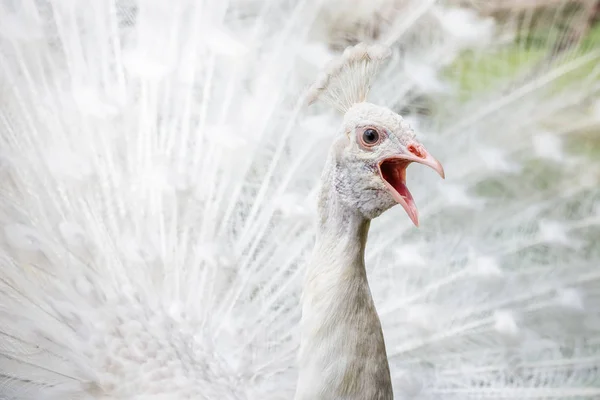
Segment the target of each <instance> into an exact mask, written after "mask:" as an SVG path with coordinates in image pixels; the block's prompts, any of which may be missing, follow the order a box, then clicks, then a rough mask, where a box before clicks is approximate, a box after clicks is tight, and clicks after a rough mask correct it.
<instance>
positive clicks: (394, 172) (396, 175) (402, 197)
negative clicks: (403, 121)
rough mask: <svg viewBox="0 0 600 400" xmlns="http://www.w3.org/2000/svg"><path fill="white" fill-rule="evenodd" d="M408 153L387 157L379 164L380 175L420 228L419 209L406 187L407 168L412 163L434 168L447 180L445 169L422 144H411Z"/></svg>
mask: <svg viewBox="0 0 600 400" xmlns="http://www.w3.org/2000/svg"><path fill="white" fill-rule="evenodd" d="M406 150H407V151H406V152H403V153H402V154H398V155H394V156H390V157H387V158H385V159H383V160H381V161H380V162H379V174H380V175H381V178H382V179H383V181H384V183H385V184H386V186H387V188H388V190H389V191H390V193H391V195H392V196H393V197H394V199H395V200H396V202H398V204H400V205H401V206H402V207H403V208H404V210H405V211H406V213H407V214H408V216H409V218H410V219H411V221H412V222H413V223H414V224H415V226H419V216H418V211H417V207H416V205H415V202H414V200H413V198H412V195H411V193H410V191H409V190H408V188H407V187H406V167H408V165H409V164H410V163H412V162H416V163H419V164H423V165H427V166H429V167H431V168H433V169H434V170H435V171H436V172H437V173H438V174H439V175H440V176H441V177H442V179H445V177H446V174H445V173H444V167H442V164H441V163H440V162H439V161H438V160H436V159H435V158H434V157H433V156H432V155H431V154H429V152H428V151H427V150H425V148H424V147H423V145H421V144H420V143H416V142H414V143H410V144H409V145H408V146H407V147H406Z"/></svg>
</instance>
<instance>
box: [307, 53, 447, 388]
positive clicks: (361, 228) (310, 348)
mask: <svg viewBox="0 0 600 400" xmlns="http://www.w3.org/2000/svg"><path fill="white" fill-rule="evenodd" d="M387 55H388V54H387V52H386V51H385V49H381V48H379V47H367V46H365V45H363V44H361V45H357V46H355V47H353V48H348V49H347V50H346V51H345V52H344V55H343V57H342V59H341V60H340V61H338V62H336V63H335V64H334V67H332V68H330V69H329V70H328V71H327V73H326V74H325V75H324V77H323V79H322V80H321V81H320V82H318V83H317V85H316V87H314V88H313V89H312V91H313V92H314V93H312V94H311V96H312V97H315V98H318V97H324V98H326V99H327V102H328V103H330V104H332V105H334V106H335V107H336V108H337V109H339V110H341V111H343V112H345V114H344V123H343V125H342V128H341V129H340V133H339V134H338V137H337V138H336V139H335V140H334V142H333V145H332V146H331V150H330V152H329V156H328V159H327V163H326V165H325V170H324V172H323V175H322V178H321V183H320V185H321V188H320V193H319V197H318V198H319V200H318V202H319V206H318V227H317V234H316V244H315V250H314V253H313V255H312V258H311V260H310V262H309V264H308V270H307V276H306V279H305V283H304V291H303V298H302V323H301V330H302V337H301V343H302V344H301V348H300V357H299V360H300V369H299V379H298V385H297V389H296V390H297V391H296V399H297V400H309V399H315V400H316V399H323V400H324V399H348V400H350V399H355V400H359V399H373V400H391V399H392V398H393V390H392V383H391V378H390V370H389V366H388V360H387V354H386V350H385V343H384V339H383V333H382V331H381V324H380V322H379V317H378V315H377V312H376V310H375V305H374V303H373V298H372V297H371V291H370V289H369V284H368V282H367V273H366V270H365V263H364V255H365V247H366V243H367V235H368V231H369V225H370V222H371V219H373V218H376V217H378V216H379V215H381V213H383V212H384V211H386V210H388V209H389V208H391V207H392V206H393V205H394V204H396V203H398V204H400V205H402V207H403V208H404V209H405V210H406V212H407V214H408V215H409V216H410V218H411V220H412V221H413V223H414V224H415V225H418V216H417V209H416V206H415V203H414V200H413V198H412V196H411V194H410V192H409V190H408V188H407V187H406V168H407V167H408V165H409V164H410V163H412V162H418V163H421V164H424V165H428V166H430V167H432V168H433V169H434V170H436V171H437V172H438V173H439V174H440V175H441V176H442V177H443V176H444V170H443V168H442V166H441V164H440V163H439V162H438V161H437V160H436V159H435V158H433V157H432V156H431V155H430V154H429V153H428V152H427V150H425V148H424V147H423V145H422V144H421V143H419V142H418V141H417V140H416V138H415V133H414V132H413V131H412V130H411V129H410V126H409V125H408V124H407V123H406V122H405V121H404V120H403V119H402V117H400V116H399V115H398V114H396V113H394V112H393V111H391V110H389V109H387V108H384V107H381V106H376V105H373V104H371V103H367V102H366V100H367V93H368V88H369V84H370V81H371V78H372V74H373V73H374V72H375V71H376V70H377V66H378V65H379V64H380V62H381V61H382V59H384V58H385V57H386V56H387Z"/></svg>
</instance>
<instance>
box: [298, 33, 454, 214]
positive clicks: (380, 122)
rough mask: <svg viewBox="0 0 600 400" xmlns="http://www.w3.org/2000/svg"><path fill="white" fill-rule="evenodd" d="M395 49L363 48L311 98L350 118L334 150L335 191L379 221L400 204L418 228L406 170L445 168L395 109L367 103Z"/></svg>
mask: <svg viewBox="0 0 600 400" xmlns="http://www.w3.org/2000/svg"><path fill="white" fill-rule="evenodd" d="M390 55H391V51H390V49H388V48H386V47H383V46H379V45H371V46H368V45H366V44H363V43H361V44H358V45H356V46H354V47H349V48H347V49H346V50H345V51H344V53H343V54H342V56H341V57H340V59H339V60H335V61H333V62H332V63H330V64H329V65H328V66H327V68H326V69H325V71H324V72H323V74H322V76H321V77H320V78H319V79H318V80H317V82H315V84H313V85H312V87H311V88H310V89H309V93H308V101H309V104H311V103H313V102H314V101H316V100H317V99H320V100H322V101H324V102H325V103H327V104H330V105H332V106H333V107H334V108H335V109H337V110H339V111H341V112H342V113H344V124H343V132H344V133H345V135H340V137H339V138H338V139H337V141H336V143H335V144H334V146H333V150H332V151H333V165H331V166H330V168H333V169H332V171H333V172H332V173H333V174H335V175H336V176H335V177H334V179H333V182H334V185H335V190H336V191H337V192H338V194H339V195H340V197H341V199H342V201H343V202H344V203H346V205H347V206H349V207H353V208H355V209H358V211H359V212H361V213H362V214H363V215H364V216H365V217H366V218H369V219H370V218H375V217H377V216H378V215H380V214H381V213H382V212H384V211H385V210H387V209H389V208H390V207H392V206H393V205H394V204H400V205H402V207H403V208H404V210H406V212H407V214H408V216H409V217H410V219H411V220H412V221H413V223H414V224H415V225H418V213H417V208H416V206H415V203H414V201H413V198H412V195H411V193H410V192H409V190H408V188H407V187H406V168H407V167H408V165H409V164H411V163H412V162H417V163H421V164H424V165H428V166H430V167H432V168H433V169H434V170H435V171H437V172H438V173H439V174H440V176H442V178H443V177H444V169H443V168H442V165H441V164H440V163H439V162H438V161H437V160H436V159H435V158H433V157H432V156H431V155H430V154H429V153H428V152H427V150H425V147H424V146H423V145H422V144H421V143H419V142H418V141H417V140H416V137H415V133H414V131H413V130H412V129H411V127H410V126H409V124H408V123H407V122H406V121H405V120H404V119H403V118H402V117H401V116H400V115H398V114H396V113H395V112H393V111H392V110H390V109H388V108H386V107H382V106H377V105H375V104H371V103H367V102H366V100H367V96H368V94H369V90H370V88H371V83H372V81H373V79H374V77H375V75H376V74H377V72H378V70H379V68H380V66H381V65H382V63H383V62H384V61H385V60H386V59H387V58H388V57H389V56H390Z"/></svg>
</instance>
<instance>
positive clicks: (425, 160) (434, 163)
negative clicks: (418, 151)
mask: <svg viewBox="0 0 600 400" xmlns="http://www.w3.org/2000/svg"><path fill="white" fill-rule="evenodd" d="M423 153H424V154H423V157H417V156H413V155H412V154H411V155H409V156H407V157H406V160H408V161H413V162H417V163H420V164H423V165H427V166H428V167H431V168H433V170H434V171H435V172H437V173H438V175H439V176H441V177H442V179H446V173H445V172H444V167H443V166H442V164H441V163H440V162H439V161H438V160H436V159H435V158H434V157H433V156H432V155H431V154H429V153H428V152H427V150H425V149H423Z"/></svg>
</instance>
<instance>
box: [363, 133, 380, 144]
mask: <svg viewBox="0 0 600 400" xmlns="http://www.w3.org/2000/svg"><path fill="white" fill-rule="evenodd" d="M362 142H363V144H364V145H365V146H369V147H370V146H375V145H376V144H377V143H379V132H377V131H376V130H375V129H372V128H369V129H365V131H364V132H363V134H362Z"/></svg>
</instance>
